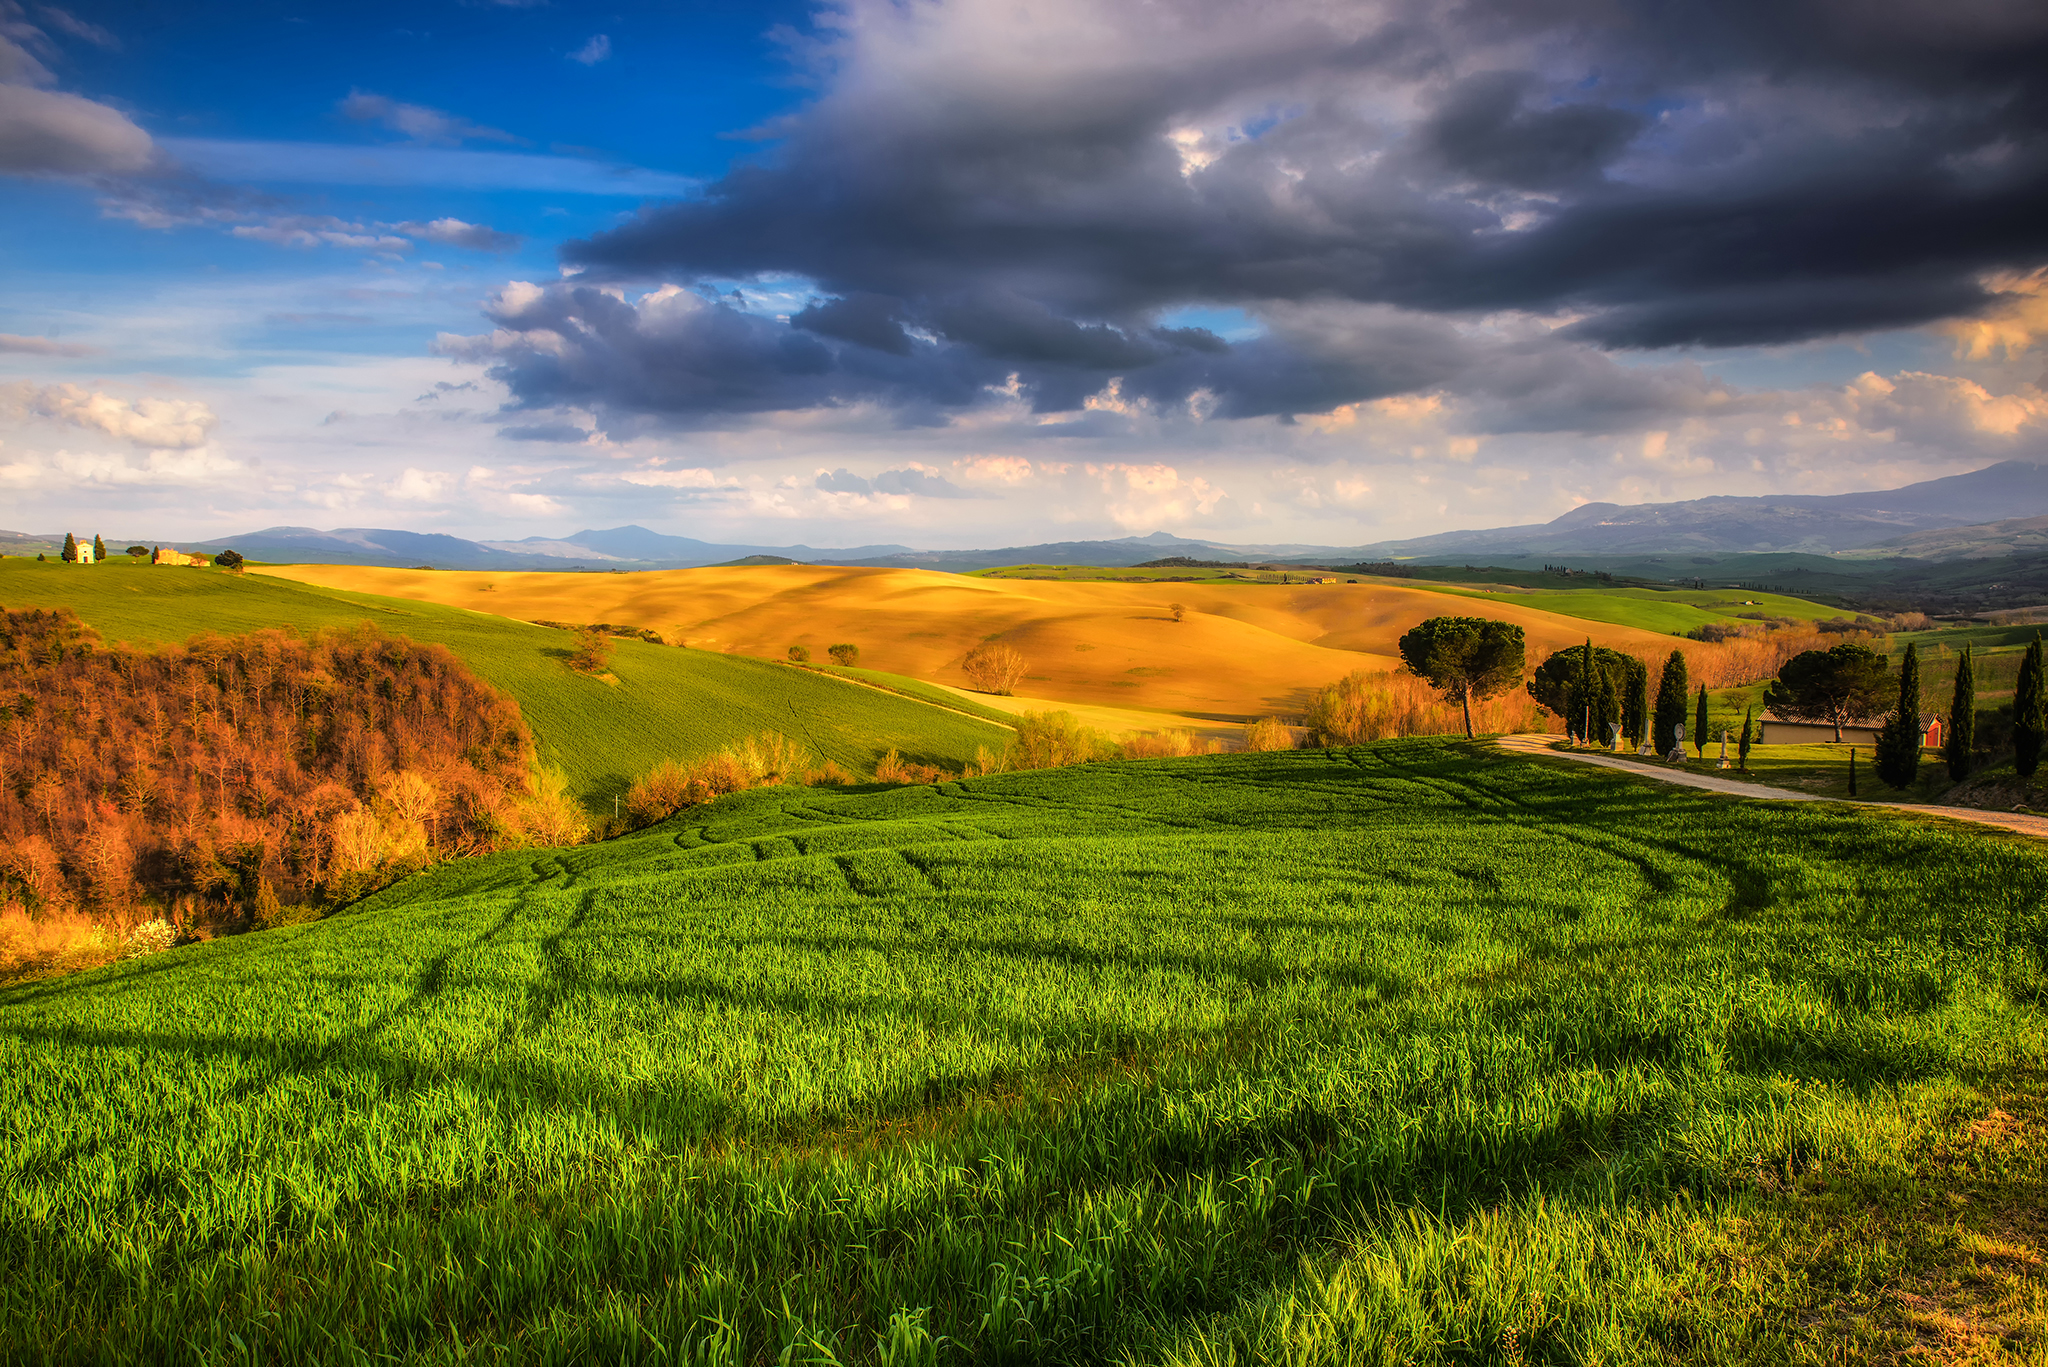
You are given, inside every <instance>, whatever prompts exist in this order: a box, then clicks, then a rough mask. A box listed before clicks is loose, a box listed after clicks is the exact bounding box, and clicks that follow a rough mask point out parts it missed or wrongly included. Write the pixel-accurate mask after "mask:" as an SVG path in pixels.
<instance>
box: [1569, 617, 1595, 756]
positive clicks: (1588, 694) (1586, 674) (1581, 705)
mask: <svg viewBox="0 0 2048 1367" xmlns="http://www.w3.org/2000/svg"><path fill="white" fill-rule="evenodd" d="M1599 692H1600V679H1599V669H1598V667H1597V666H1596V665H1595V664H1594V663H1593V638H1592V637H1590V636H1588V637H1587V638H1586V647H1585V649H1584V650H1582V651H1580V652H1579V693H1578V696H1577V697H1576V698H1574V699H1573V700H1572V720H1573V721H1575V722H1577V723H1578V726H1579V744H1581V745H1591V744H1592V743H1593V706H1594V703H1595V702H1596V701H1597V699H1598V695H1599Z"/></svg>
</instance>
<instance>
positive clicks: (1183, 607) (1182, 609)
mask: <svg viewBox="0 0 2048 1367" xmlns="http://www.w3.org/2000/svg"><path fill="white" fill-rule="evenodd" d="M1166 610H1167V611H1168V612H1170V613H1172V614H1173V620H1174V621H1176V622H1181V621H1185V620H1186V619H1187V615H1188V605H1187V604H1186V603H1168V604H1167V605H1166Z"/></svg>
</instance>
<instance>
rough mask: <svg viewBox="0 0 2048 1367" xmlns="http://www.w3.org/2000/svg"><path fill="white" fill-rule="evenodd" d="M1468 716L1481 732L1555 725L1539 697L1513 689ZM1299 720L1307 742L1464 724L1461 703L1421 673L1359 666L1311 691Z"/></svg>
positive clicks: (1431, 732) (1356, 741)
mask: <svg viewBox="0 0 2048 1367" xmlns="http://www.w3.org/2000/svg"><path fill="white" fill-rule="evenodd" d="M1472 720H1473V724H1474V725H1475V726H1476V727H1477V728H1478V729H1479V730H1480V731H1481V732H1483V733H1486V734H1507V733H1511V732H1516V731H1552V730H1555V729H1556V727H1557V723H1556V722H1554V721H1553V720H1552V719H1551V717H1550V714H1549V712H1548V711H1547V710H1546V709H1545V708H1544V707H1543V705H1542V704H1541V703H1538V702H1537V701H1536V700H1535V699H1534V698H1532V697H1530V696H1529V695H1528V694H1527V693H1525V692H1521V691H1519V690H1518V691H1515V692H1511V693H1504V694H1502V695H1500V696H1499V697H1495V698H1487V699H1485V700H1484V701H1481V702H1476V703H1474V704H1473V705H1472ZM1302 722H1303V724H1304V725H1305V726H1306V727H1307V728H1308V734H1309V743H1310V744H1311V745H1361V744H1363V743H1364V742H1366V741H1369V740H1384V739H1386V738H1387V737H1389V736H1447V735H1450V734H1452V733H1453V732H1459V733H1462V732H1463V731H1464V729H1465V724H1464V713H1463V711H1462V709H1460V708H1459V707H1458V706H1457V705H1456V704H1454V703H1451V702H1448V701H1446V700H1445V699H1444V698H1443V697H1442V695H1440V694H1438V693H1437V692H1436V691H1435V690H1433V689H1431V688H1430V687H1429V686H1428V685H1427V684H1425V683H1424V682H1423V681H1422V680H1421V679H1418V678H1416V677H1414V676H1413V675H1411V674H1395V673H1367V672H1365V671H1363V670H1361V671H1359V672H1358V673H1356V674H1350V675H1347V676H1346V677H1344V678H1342V679H1339V680H1338V681H1337V682H1336V683H1333V684H1331V685H1329V686H1328V687H1326V688H1324V689H1322V690H1321V691H1320V692H1319V693H1317V694H1316V697H1315V700H1314V701H1313V702H1311V703H1310V704H1309V708H1308V713H1307V715H1306V716H1304V717H1303V718H1302Z"/></svg>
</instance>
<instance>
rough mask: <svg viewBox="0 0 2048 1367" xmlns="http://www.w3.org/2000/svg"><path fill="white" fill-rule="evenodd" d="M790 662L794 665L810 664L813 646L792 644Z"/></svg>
mask: <svg viewBox="0 0 2048 1367" xmlns="http://www.w3.org/2000/svg"><path fill="white" fill-rule="evenodd" d="M789 662H790V663H791V664H793V665H804V664H809V663H810V662H811V648H810V647H809V646H791V647H790V648H789Z"/></svg>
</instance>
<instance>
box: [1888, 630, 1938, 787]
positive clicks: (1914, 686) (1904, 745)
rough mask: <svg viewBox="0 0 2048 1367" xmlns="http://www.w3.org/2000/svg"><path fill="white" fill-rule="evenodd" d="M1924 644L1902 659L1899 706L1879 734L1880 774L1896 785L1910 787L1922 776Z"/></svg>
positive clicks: (1908, 647) (1891, 785) (1910, 651)
mask: <svg viewBox="0 0 2048 1367" xmlns="http://www.w3.org/2000/svg"><path fill="white" fill-rule="evenodd" d="M1925 739H1926V735H1925V733H1924V732H1922V731H1921V730H1920V647H1919V646H1917V645H1909V646H1907V647H1906V658H1905V659H1903V660H1901V661H1900V662H1899V705H1898V706H1897V707H1894V708H1893V709H1892V714H1891V716H1889V717H1887V718H1886V719H1885V723H1884V729H1883V730H1881V731H1879V732H1878V733H1877V776H1878V777H1879V778H1881V779H1883V780H1884V781H1885V783H1886V784H1887V785H1888V786H1890V787H1893V788H1910V787H1912V786H1913V780H1914V779H1916V778H1918V777H1919V776H1920V743H1921V742H1922V741H1923V740H1925Z"/></svg>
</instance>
